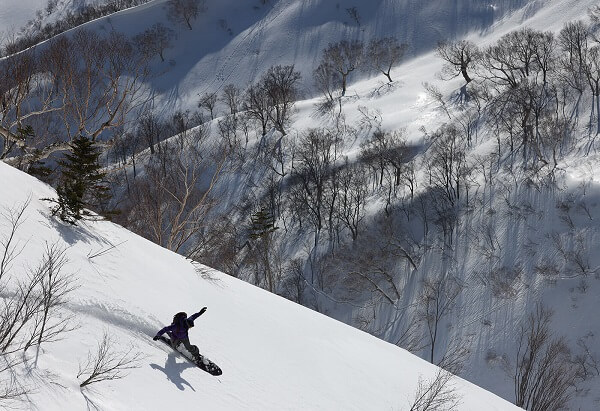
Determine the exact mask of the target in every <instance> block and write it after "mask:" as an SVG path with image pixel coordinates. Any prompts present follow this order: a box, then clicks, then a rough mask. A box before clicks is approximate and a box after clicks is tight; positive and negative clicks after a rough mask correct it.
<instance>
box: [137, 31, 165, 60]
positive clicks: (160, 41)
mask: <svg viewBox="0 0 600 411" xmlns="http://www.w3.org/2000/svg"><path fill="white" fill-rule="evenodd" d="M174 37H175V32H174V31H173V30H171V29H170V28H168V27H165V26H164V25H163V24H162V23H155V24H153V25H152V26H151V27H150V28H148V29H146V30H145V31H144V32H143V33H140V34H138V35H136V36H135V37H134V38H133V41H134V43H135V44H136V45H137V47H138V48H139V49H140V51H141V52H142V53H143V54H144V55H146V56H148V57H150V56H153V55H155V54H158V56H159V57H160V61H165V57H164V51H165V50H166V49H168V48H170V47H172V46H173V39H174Z"/></svg>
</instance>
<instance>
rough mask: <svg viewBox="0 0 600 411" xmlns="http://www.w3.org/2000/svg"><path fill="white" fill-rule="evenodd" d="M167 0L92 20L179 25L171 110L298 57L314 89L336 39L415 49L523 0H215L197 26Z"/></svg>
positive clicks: (104, 24)
mask: <svg viewBox="0 0 600 411" xmlns="http://www.w3.org/2000/svg"><path fill="white" fill-rule="evenodd" d="M9 1H10V2H13V1H15V0H9ZM165 3H166V0H155V1H153V2H150V3H148V4H146V5H142V6H139V7H135V8H132V9H129V10H125V11H122V12H120V13H116V14H115V15H112V16H110V17H108V18H103V19H99V20H97V21H94V22H90V23H88V24H86V25H85V27H86V28H88V29H91V30H99V31H106V30H112V29H114V30H117V31H120V32H125V33H128V34H130V35H132V36H133V35H135V34H137V33H139V32H142V31H143V30H145V29H146V28H147V27H149V26H151V25H152V24H154V23H155V22H162V23H164V24H165V25H166V26H168V27H172V28H173V29H174V30H175V31H176V34H177V41H176V42H175V46H174V47H173V48H172V49H169V50H167V51H166V53H165V58H166V59H167V61H166V62H164V63H162V64H159V63H158V62H156V66H155V70H156V72H157V73H161V75H160V76H158V77H157V78H156V79H154V80H153V81H152V85H153V87H154V88H155V89H156V92H157V95H158V96H159V97H162V98H161V99H159V101H157V102H156V107H159V108H161V109H163V108H164V109H165V110H167V111H168V110H171V109H172V108H173V106H176V107H184V108H187V107H194V106H195V105H196V102H197V99H198V94H199V93H200V94H201V93H203V92H206V91H218V90H220V89H221V88H222V87H223V85H225V84H228V83H233V84H236V85H238V86H241V87H243V86H245V85H246V84H249V83H250V82H252V81H254V80H255V79H256V78H257V77H258V76H260V74H262V72H264V71H265V70H266V69H267V68H268V67H269V66H271V65H274V64H284V65H285V64H294V65H295V66H296V67H297V68H298V69H299V70H300V71H301V72H302V73H303V75H304V84H305V87H306V90H307V92H310V88H312V79H311V73H312V70H313V69H314V68H315V67H316V64H315V63H316V62H317V61H318V59H319V58H320V53H321V51H322V50H323V48H325V47H326V46H327V45H328V44H329V43H330V42H335V41H339V40H341V39H366V40H367V41H368V40H369V39H371V38H373V37H377V36H383V35H392V34H393V35H396V36H398V38H399V39H400V40H401V41H403V42H407V43H408V44H409V45H410V52H411V54H412V55H415V54H418V53H421V52H423V51H426V50H429V49H431V48H432V47H433V46H434V45H435V44H436V43H437V41H439V40H441V39H444V38H448V37H449V36H450V37H453V36H455V35H460V34H464V33H466V32H467V31H468V30H470V29H477V30H480V29H483V28H485V27H488V26H489V25H490V24H491V23H492V22H493V21H494V19H497V18H499V17H500V16H502V15H503V14H504V13H506V12H507V11H508V10H510V9H511V8H514V7H516V6H518V5H520V4H522V3H523V1H521V0H517V1H514V0H500V1H497V2H496V6H495V8H492V7H491V6H490V5H489V4H482V3H481V2H479V1H475V0H461V1H458V2H447V1H443V0H435V1H432V2H428V3H427V4H424V3H422V2H421V1H418V0H401V1H398V0H393V1H392V0H376V1H362V2H357V1H353V0H340V1H336V2H333V1H330V0H311V1H295V0H277V1H269V2H267V4H261V2H259V1H244V2H240V1H237V0H208V1H207V2H206V5H207V11H206V13H202V14H200V16H199V18H198V19H197V20H196V21H195V22H193V30H188V29H187V27H185V25H182V24H174V23H172V22H170V21H168V20H167V19H166V17H165V16H166V13H165ZM352 8H355V9H356V10H357V12H358V16H359V20H358V23H357V22H356V21H355V20H353V19H352V17H351V16H350V14H349V12H348V9H352ZM165 71H167V73H166V74H164V72H165Z"/></svg>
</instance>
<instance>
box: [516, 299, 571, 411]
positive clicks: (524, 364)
mask: <svg viewBox="0 0 600 411" xmlns="http://www.w3.org/2000/svg"><path fill="white" fill-rule="evenodd" d="M552 315H553V312H552V311H551V310H548V309H546V308H545V307H544V306H543V305H542V304H541V303H538V304H537V305H536V308H535V311H534V312H532V313H531V314H530V315H529V317H528V318H527V321H526V322H525V323H524V324H523V325H522V326H521V328H520V331H519V337H518V338H519V339H518V345H517V355H516V363H515V368H514V373H513V381H514V389H515V404H516V405H517V406H519V407H521V408H524V409H526V410H528V411H545V410H559V409H563V408H565V407H567V405H568V402H569V400H570V399H571V397H572V396H573V395H574V394H575V389H576V382H577V380H578V378H579V376H580V372H581V371H582V370H581V369H580V365H579V364H577V363H576V362H575V361H573V359H572V358H571V353H570V350H569V348H568V347H567V345H566V343H565V341H564V339H563V338H557V339H555V338H552V332H551V330H550V320H551V319H552Z"/></svg>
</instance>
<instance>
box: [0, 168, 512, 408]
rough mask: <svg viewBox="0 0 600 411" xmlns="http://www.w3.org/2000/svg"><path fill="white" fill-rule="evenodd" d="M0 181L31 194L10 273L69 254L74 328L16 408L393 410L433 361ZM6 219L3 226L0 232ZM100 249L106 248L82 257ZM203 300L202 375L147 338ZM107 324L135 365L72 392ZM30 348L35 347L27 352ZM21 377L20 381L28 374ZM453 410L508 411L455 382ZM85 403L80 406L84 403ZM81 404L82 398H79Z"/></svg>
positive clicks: (21, 189)
mask: <svg viewBox="0 0 600 411" xmlns="http://www.w3.org/2000/svg"><path fill="white" fill-rule="evenodd" d="M0 178H1V180H2V181H4V182H5V184H4V185H3V188H2V196H1V197H0V209H3V210H6V209H8V208H15V207H18V206H19V205H21V204H23V203H24V202H27V201H30V204H29V206H28V207H27V210H26V215H25V218H26V219H25V222H24V223H23V225H22V226H21V227H20V228H19V230H18V232H17V240H18V242H19V244H23V245H25V244H26V247H25V248H24V249H23V252H22V253H21V254H20V255H19V257H18V259H17V260H16V261H15V262H14V264H13V268H12V271H11V274H12V275H13V276H14V277H15V278H19V277H22V276H24V275H25V273H26V268H27V267H30V266H34V265H35V264H36V262H37V261H38V260H39V258H40V256H41V255H42V253H43V250H44V247H45V245H46V244H59V245H60V247H62V248H65V249H66V250H67V256H68V259H69V262H68V264H67V266H66V267H65V270H66V271H68V272H69V273H73V274H74V275H75V276H76V278H77V284H78V288H77V289H76V291H74V292H73V294H72V295H71V296H70V299H69V300H70V301H69V303H68V306H67V310H68V311H70V312H72V313H73V314H75V315H76V321H77V323H78V324H79V326H80V327H79V328H78V329H77V330H75V331H72V332H70V333H68V334H67V335H65V336H64V339H63V340H62V341H59V342H55V343H48V344H45V345H42V350H41V353H40V357H39V360H38V363H37V365H34V363H33V353H31V352H30V353H28V356H29V357H30V358H29V361H28V364H27V367H26V369H23V370H22V371H23V372H22V378H24V380H23V381H24V382H26V383H34V384H35V385H36V386H37V387H36V392H35V393H34V394H32V395H31V396H30V398H29V400H30V401H31V402H30V403H29V404H27V408H35V409H39V410H83V409H86V407H87V406H88V405H91V404H93V406H97V407H100V409H109V410H162V409H170V408H172V407H174V406H177V408H178V409H197V408H198V407H199V408H201V409H205V410H404V409H408V408H410V403H411V400H412V398H413V396H414V393H415V390H416V389H417V384H418V381H419V378H422V379H429V378H431V377H432V376H433V375H434V374H435V373H436V367H434V366H433V365H431V364H429V363H427V362H425V361H423V360H421V359H419V358H417V357H416V356H414V355H411V354H409V353H408V352H406V351H404V350H402V349H400V348H398V347H396V346H394V345H392V344H388V343H386V342H383V341H381V340H379V339H377V338H375V337H372V336H371V335H369V334H366V333H363V332H361V331H358V330H356V329H354V328H351V327H349V326H347V325H344V324H343V323H340V322H338V321H335V320H332V319H330V318H328V317H326V316H324V315H321V314H318V313H315V312H313V311H311V310H309V309H306V308H304V307H301V306H299V305H297V304H294V303H292V302H289V301H287V300H285V299H282V298H280V297H277V296H275V295H273V294H270V293H268V292H266V291H263V290H261V289H259V288H256V287H254V286H251V285H249V284H247V283H245V282H242V281H239V280H237V279H234V278H232V277H230V276H227V275H225V274H223V273H220V272H216V271H213V270H211V269H209V268H207V267H203V266H196V267H195V266H194V265H192V264H191V263H190V262H189V261H188V260H186V259H184V258H183V257H181V256H179V255H177V254H174V253H172V252H170V251H167V250H165V249H162V248H160V247H158V246H157V245H155V244H153V243H151V242H149V241H147V240H145V239H143V238H141V237H138V236H137V235H134V234H132V233H130V232H129V231H127V230H125V229H123V228H122V227H120V226H117V225H115V224H112V223H110V222H107V221H99V222H85V223H82V224H81V225H79V226H77V227H74V226H70V225H64V224H63V223H61V222H59V221H57V220H56V219H55V218H53V217H52V216H51V215H50V212H49V209H48V203H47V202H44V201H42V200H41V198H44V197H52V196H54V195H55V193H54V191H53V190H52V189H51V188H50V187H48V186H47V185H45V184H43V183H41V182H39V181H37V180H36V179H34V178H33V177H31V176H28V175H26V174H24V173H22V172H20V171H17V170H15V169H13V168H11V167H9V166H7V165H5V164H3V163H0ZM8 228H9V226H8V225H7V224H6V221H1V222H0V237H2V238H4V237H5V235H6V234H7V231H6V230H7V229H8ZM111 245H116V247H115V248H113V249H112V250H110V251H108V252H106V253H105V254H102V255H100V256H97V257H94V258H89V257H88V256H90V255H93V254H95V253H97V252H98V251H101V250H106V249H108V248H109V247H111ZM203 306H207V307H208V310H207V311H206V313H205V314H204V315H203V316H202V317H200V318H199V319H198V320H196V326H195V327H194V328H192V329H191V330H190V337H191V340H192V342H194V343H196V344H197V345H198V346H199V347H200V351H201V352H202V353H204V354H205V355H207V356H208V357H209V358H211V359H212V360H213V361H214V362H215V363H217V364H219V366H221V368H222V369H223V375H222V376H220V377H213V376H211V375H209V374H207V373H205V372H203V371H201V370H199V369H197V368H196V367H195V366H192V365H190V363H189V362H187V361H186V360H184V359H183V358H182V357H181V356H179V355H177V354H175V353H174V352H172V351H171V350H169V349H168V348H167V347H165V346H163V345H162V344H161V343H159V342H154V341H152V339H151V336H152V335H154V333H155V332H156V331H157V330H158V329H159V328H161V327H162V326H163V324H165V323H168V322H169V320H170V318H171V316H172V315H173V313H175V312H177V311H180V310H186V311H187V312H188V313H191V312H195V311H198V310H199V309H200V308H202V307H203ZM104 330H108V331H109V333H110V335H111V336H112V337H113V338H114V342H115V348H116V349H117V350H121V351H123V350H126V349H128V348H129V347H134V350H135V351H139V352H141V353H143V358H142V360H141V361H140V362H139V365H140V367H139V368H136V369H134V370H132V371H131V372H130V374H129V375H128V376H127V377H126V378H124V379H122V380H118V381H112V382H106V383H98V384H97V386H94V385H92V386H90V388H89V389H84V390H83V391H81V390H80V389H79V386H78V380H77V378H76V374H77V370H78V362H84V361H85V359H86V357H87V353H88V351H89V350H93V349H94V347H95V345H96V342H97V341H98V339H99V338H101V336H102V333H103V331H104ZM32 351H33V350H32ZM25 375H26V376H25ZM452 381H453V382H452V384H453V385H454V386H455V387H456V389H457V391H458V393H459V394H460V397H461V400H460V407H459V409H461V410H483V409H485V410H510V409H517V408H516V407H515V406H513V405H511V404H509V403H508V402H506V401H504V400H502V399H500V398H499V397H497V396H495V395H494V394H491V393H489V392H486V391H484V390H483V389H481V388H479V387H477V386H475V385H473V384H471V383H469V382H466V381H464V380H462V379H459V378H456V379H454V380H452ZM86 398H87V400H86ZM86 401H87V403H86Z"/></svg>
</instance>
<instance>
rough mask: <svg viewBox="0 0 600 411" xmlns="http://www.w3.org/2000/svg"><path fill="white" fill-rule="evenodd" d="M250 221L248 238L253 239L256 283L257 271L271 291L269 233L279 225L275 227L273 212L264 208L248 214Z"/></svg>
mask: <svg viewBox="0 0 600 411" xmlns="http://www.w3.org/2000/svg"><path fill="white" fill-rule="evenodd" d="M250 220H251V222H252V224H251V226H250V238H251V239H252V240H253V241H252V244H251V250H252V251H251V253H252V259H253V260H254V262H255V264H256V266H255V270H256V272H257V283H256V284H257V285H258V281H259V280H258V273H262V274H263V275H264V279H265V281H266V286H267V289H268V290H269V291H271V292H274V291H275V285H276V284H275V283H276V278H275V273H274V269H273V267H272V265H273V263H272V258H271V237H272V236H271V234H272V233H273V232H274V231H275V230H278V229H279V227H275V218H274V217H273V214H272V213H271V212H270V211H269V210H267V209H265V208H261V209H260V210H259V211H257V212H256V213H253V214H252V215H251V216H250Z"/></svg>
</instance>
